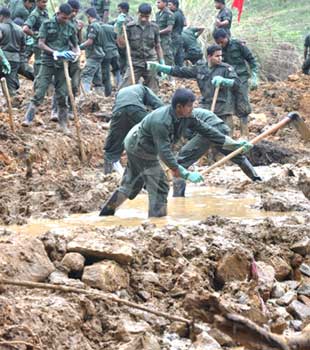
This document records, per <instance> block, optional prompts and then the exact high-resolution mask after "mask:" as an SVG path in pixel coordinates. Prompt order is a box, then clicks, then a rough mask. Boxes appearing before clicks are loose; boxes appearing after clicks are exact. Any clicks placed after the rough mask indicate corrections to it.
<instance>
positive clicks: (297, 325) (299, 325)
mask: <svg viewBox="0 0 310 350" xmlns="http://www.w3.org/2000/svg"><path fill="white" fill-rule="evenodd" d="M290 325H291V327H293V328H294V330H295V331H296V332H300V331H301V329H302V321H300V320H291V321H290Z"/></svg>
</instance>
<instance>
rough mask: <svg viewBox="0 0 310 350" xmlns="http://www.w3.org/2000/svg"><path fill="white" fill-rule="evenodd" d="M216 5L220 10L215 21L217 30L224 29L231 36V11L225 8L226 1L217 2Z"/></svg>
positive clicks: (219, 0) (218, 0)
mask: <svg viewBox="0 0 310 350" xmlns="http://www.w3.org/2000/svg"><path fill="white" fill-rule="evenodd" d="M214 5H215V8H216V9H217V10H219V12H218V14H217V16H216V19H215V30H216V29H220V28H221V29H224V30H225V31H226V32H227V33H228V35H229V36H231V32H230V28H231V22H232V17H233V15H232V12H231V10H230V9H229V8H228V7H226V6H225V0H215V1H214Z"/></svg>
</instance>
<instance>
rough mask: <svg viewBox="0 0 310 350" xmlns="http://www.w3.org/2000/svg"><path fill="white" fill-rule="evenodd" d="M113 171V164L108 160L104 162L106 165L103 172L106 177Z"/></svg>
mask: <svg viewBox="0 0 310 350" xmlns="http://www.w3.org/2000/svg"><path fill="white" fill-rule="evenodd" d="M112 171H113V163H112V162H109V161H108V160H106V159H105V160H104V165H103V172H104V174H105V175H107V174H111V173H112Z"/></svg>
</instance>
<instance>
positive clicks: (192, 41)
mask: <svg viewBox="0 0 310 350" xmlns="http://www.w3.org/2000/svg"><path fill="white" fill-rule="evenodd" d="M198 32H199V29H198V28H196V27H189V28H186V29H184V30H183V32H182V38H183V47H184V50H185V51H186V52H195V53H202V50H201V47H200V45H199V43H198V41H197V33H198Z"/></svg>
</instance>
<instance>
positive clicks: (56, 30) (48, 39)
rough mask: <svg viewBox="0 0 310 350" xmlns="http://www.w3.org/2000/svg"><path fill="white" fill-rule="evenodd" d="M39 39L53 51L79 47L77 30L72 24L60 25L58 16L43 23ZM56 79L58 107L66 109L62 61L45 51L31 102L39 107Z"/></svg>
mask: <svg viewBox="0 0 310 350" xmlns="http://www.w3.org/2000/svg"><path fill="white" fill-rule="evenodd" d="M39 39H45V44H46V45H47V46H48V47H50V48H51V49H53V50H57V51H66V50H71V45H73V46H74V47H76V46H77V44H78V43H77V37H76V33H75V29H74V27H73V26H72V24H70V23H65V24H59V23H58V21H57V18H56V16H54V17H53V18H52V19H50V20H47V21H45V22H43V24H42V25H41V27H40V31H39ZM53 77H54V79H55V93H56V99H57V104H58V107H59V108H61V109H66V107H67V105H66V96H67V87H66V79H65V74H64V67H63V62H62V60H58V61H55V60H54V58H53V56H52V55H51V54H49V53H47V52H45V51H44V50H43V51H42V54H41V66H40V71H39V74H38V76H37V77H36V83H35V86H34V88H35V93H34V96H33V98H32V99H31V102H32V103H33V104H34V105H35V106H39V105H40V104H41V103H42V102H43V99H44V96H45V94H46V91H47V89H48V86H49V84H50V83H51V82H52V79H53Z"/></svg>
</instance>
